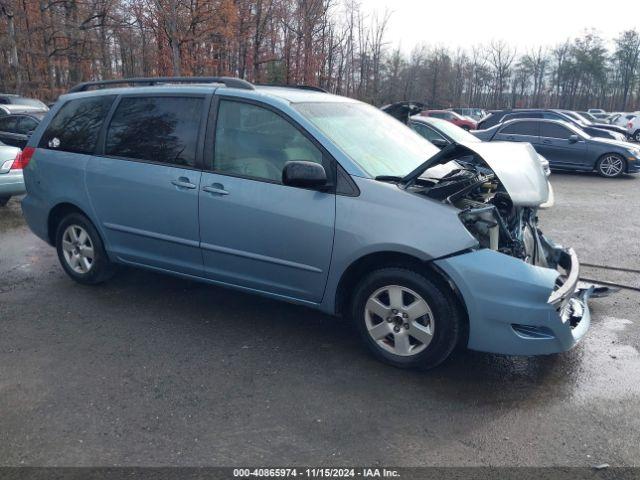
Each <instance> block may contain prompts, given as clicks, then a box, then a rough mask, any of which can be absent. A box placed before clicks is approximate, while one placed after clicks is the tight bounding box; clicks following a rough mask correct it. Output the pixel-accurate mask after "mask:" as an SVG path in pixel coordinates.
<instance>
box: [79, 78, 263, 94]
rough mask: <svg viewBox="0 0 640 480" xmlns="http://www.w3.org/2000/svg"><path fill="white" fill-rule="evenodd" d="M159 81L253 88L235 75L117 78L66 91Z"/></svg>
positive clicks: (148, 83)
mask: <svg viewBox="0 0 640 480" xmlns="http://www.w3.org/2000/svg"><path fill="white" fill-rule="evenodd" d="M159 83H222V84H223V85H224V86H225V87H229V88H241V89H243V90H255V89H254V87H253V85H252V84H251V83H249V82H247V81H246V80H243V79H242V78H235V77H138V78H118V79H115V80H96V81H91V82H83V83H79V84H77V85H75V86H73V87H71V88H70V89H69V91H68V93H76V92H86V91H87V90H89V89H90V88H91V87H100V88H101V87H106V86H110V85H119V84H128V85H137V84H141V85H142V86H153V85H157V84H159Z"/></svg>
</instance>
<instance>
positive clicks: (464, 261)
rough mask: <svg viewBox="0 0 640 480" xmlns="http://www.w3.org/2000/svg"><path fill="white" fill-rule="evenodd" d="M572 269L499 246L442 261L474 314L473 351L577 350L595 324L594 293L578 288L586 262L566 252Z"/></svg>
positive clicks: (440, 264) (566, 262)
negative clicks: (542, 262)
mask: <svg viewBox="0 0 640 480" xmlns="http://www.w3.org/2000/svg"><path fill="white" fill-rule="evenodd" d="M566 255H567V256H568V258H565V260H564V266H565V270H567V271H566V272H563V273H565V274H564V275H563V276H562V278H565V281H564V282H563V283H562V285H560V286H558V285H557V283H558V284H560V283H561V282H556V281H557V280H559V277H560V272H558V271H556V270H553V269H550V268H542V267H536V266H533V265H529V264H527V263H525V262H523V261H521V260H519V259H516V258H513V257H510V256H508V255H504V254H501V253H498V252H495V251H493V250H477V251H474V252H470V253H466V254H463V255H458V256H455V257H449V258H446V259H441V260H437V261H436V265H438V267H440V268H441V269H442V270H443V271H444V272H445V273H446V274H447V275H448V276H449V277H450V278H451V280H453V282H454V283H455V284H456V286H457V287H458V289H459V290H460V293H461V295H462V297H463V299H464V302H465V305H466V308H467V313H468V316H469V342H468V347H469V348H470V349H472V350H479V351H484V352H492V353H501V354H508V355H544V354H553V353H558V352H563V351H566V350H569V349H571V348H572V347H573V346H574V345H575V344H576V343H578V342H579V341H580V339H581V338H582V337H583V336H584V335H585V334H586V332H587V330H588V329H589V325H590V323H591V315H590V312H589V307H588V305H587V300H588V297H589V295H590V293H591V292H590V291H586V292H579V291H577V289H576V288H577V279H578V277H579V269H580V265H579V263H578V258H577V256H576V255H575V252H573V251H572V250H569V251H567V252H566Z"/></svg>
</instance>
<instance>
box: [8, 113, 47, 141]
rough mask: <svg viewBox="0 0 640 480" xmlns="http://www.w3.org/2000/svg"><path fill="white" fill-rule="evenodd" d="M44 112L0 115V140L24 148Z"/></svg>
mask: <svg viewBox="0 0 640 480" xmlns="http://www.w3.org/2000/svg"><path fill="white" fill-rule="evenodd" d="M45 115H46V112H33V113H19V114H14V115H6V116H4V117H0V142H2V143H4V144H5V145H10V146H12V147H19V148H24V147H25V146H26V145H27V141H28V140H29V135H30V134H31V132H33V131H34V130H35V129H36V128H37V127H38V125H39V124H40V121H41V120H42V119H43V118H44V116H45Z"/></svg>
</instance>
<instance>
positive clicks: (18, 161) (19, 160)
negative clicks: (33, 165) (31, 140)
mask: <svg viewBox="0 0 640 480" xmlns="http://www.w3.org/2000/svg"><path fill="white" fill-rule="evenodd" d="M35 151H36V149H35V148H33V147H24V150H22V151H21V152H18V154H17V155H16V158H15V160H14V161H13V165H11V170H22V169H24V168H27V165H29V162H30V161H31V157H33V154H34V153H35Z"/></svg>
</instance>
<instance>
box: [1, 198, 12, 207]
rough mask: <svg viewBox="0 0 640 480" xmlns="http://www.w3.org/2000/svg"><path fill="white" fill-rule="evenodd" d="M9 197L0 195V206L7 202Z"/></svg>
mask: <svg viewBox="0 0 640 480" xmlns="http://www.w3.org/2000/svg"><path fill="white" fill-rule="evenodd" d="M9 200H11V197H0V207H4V206H5V205H6V204H7V203H9Z"/></svg>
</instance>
